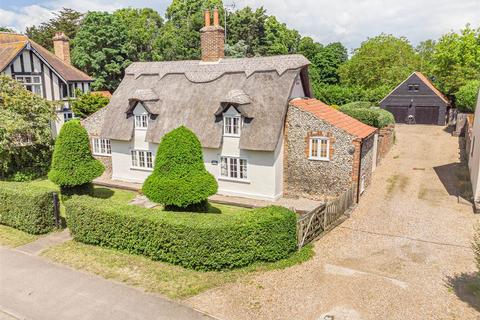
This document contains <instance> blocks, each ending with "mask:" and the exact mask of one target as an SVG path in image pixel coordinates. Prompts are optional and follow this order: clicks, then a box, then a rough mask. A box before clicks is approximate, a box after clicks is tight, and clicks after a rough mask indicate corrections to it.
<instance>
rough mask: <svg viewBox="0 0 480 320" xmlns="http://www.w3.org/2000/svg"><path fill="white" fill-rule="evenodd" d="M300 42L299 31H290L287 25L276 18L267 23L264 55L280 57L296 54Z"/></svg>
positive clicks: (262, 52) (271, 18)
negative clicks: (281, 55)
mask: <svg viewBox="0 0 480 320" xmlns="http://www.w3.org/2000/svg"><path fill="white" fill-rule="evenodd" d="M299 42H300V34H299V33H298V31H297V30H292V29H288V27H287V25H286V24H285V23H280V22H279V21H278V20H277V18H275V17H274V16H269V17H268V18H267V20H266V21H265V45H264V46H263V48H262V50H261V52H260V53H261V54H262V55H279V54H290V53H295V52H296V51H297V48H298V44H299Z"/></svg>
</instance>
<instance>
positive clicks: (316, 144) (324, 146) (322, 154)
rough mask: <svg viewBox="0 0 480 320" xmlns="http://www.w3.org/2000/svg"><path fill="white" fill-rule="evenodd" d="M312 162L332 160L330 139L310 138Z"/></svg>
mask: <svg viewBox="0 0 480 320" xmlns="http://www.w3.org/2000/svg"><path fill="white" fill-rule="evenodd" d="M309 159H310V160H323V161H329V160H330V139H329V138H327V137H312V138H310V146H309Z"/></svg>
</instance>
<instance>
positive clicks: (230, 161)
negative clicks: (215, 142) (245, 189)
mask: <svg viewBox="0 0 480 320" xmlns="http://www.w3.org/2000/svg"><path fill="white" fill-rule="evenodd" d="M221 163H222V166H221V176H222V177H224V178H230V179H240V180H246V179H247V160H246V159H240V158H233V157H222V158H221Z"/></svg>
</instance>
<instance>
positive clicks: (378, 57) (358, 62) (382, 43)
mask: <svg viewBox="0 0 480 320" xmlns="http://www.w3.org/2000/svg"><path fill="white" fill-rule="evenodd" d="M419 65H420V61H419V57H418V55H417V54H416V53H415V50H414V49H413V47H412V45H411V44H410V42H409V41H408V40H407V39H406V38H403V37H402V38H396V37H394V36H392V35H386V34H381V35H379V36H376V37H373V38H370V39H368V40H367V41H365V42H363V43H362V45H361V46H360V48H358V49H356V50H355V51H354V54H353V56H352V58H351V59H350V60H349V61H347V62H346V63H345V64H343V65H342V66H340V69H339V73H340V78H341V81H342V83H344V84H346V85H358V86H361V87H364V88H370V89H372V88H376V87H378V86H381V85H386V86H390V87H392V88H393V87H394V86H396V85H398V84H399V83H400V82H402V81H403V80H405V79H406V78H407V77H408V76H409V75H410V74H411V73H412V72H413V71H415V70H417V69H418V67H419Z"/></svg>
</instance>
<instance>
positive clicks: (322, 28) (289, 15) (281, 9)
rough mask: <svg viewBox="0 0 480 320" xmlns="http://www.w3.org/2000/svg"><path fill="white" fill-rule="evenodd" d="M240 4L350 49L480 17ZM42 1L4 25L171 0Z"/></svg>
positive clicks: (382, 3)
mask: <svg viewBox="0 0 480 320" xmlns="http://www.w3.org/2000/svg"><path fill="white" fill-rule="evenodd" d="M0 1H1V0H0ZM186 1H188V0H186ZM223 1H224V3H225V4H231V3H232V2H235V4H236V6H237V8H241V7H244V6H247V5H249V6H252V7H254V8H256V7H259V6H263V7H264V8H265V9H267V13H268V14H272V15H275V16H277V17H278V18H279V20H280V21H282V22H285V23H287V25H288V26H289V27H291V28H295V29H297V30H298V31H300V33H301V34H302V35H308V36H311V37H313V38H314V39H316V40H317V41H320V42H322V43H329V42H334V41H341V42H342V43H344V44H345V45H346V46H347V47H349V48H355V47H358V46H359V45H360V43H361V42H362V41H364V40H365V39H367V37H373V36H376V35H378V34H380V33H381V32H385V33H392V34H394V35H396V36H406V37H407V38H408V39H410V40H411V42H412V43H413V44H417V43H418V42H420V41H422V40H425V39H437V38H438V37H439V36H440V35H442V34H443V33H446V32H449V31H450V30H459V29H460V28H462V27H463V26H465V24H466V23H468V22H470V23H476V24H477V25H474V26H475V27H480V25H478V23H479V21H480V19H479V18H478V13H479V12H480V0H455V1H453V0H402V1H400V0H336V1H331V0H223ZM39 3H40V5H38V4H37V5H31V6H26V7H20V8H13V9H12V8H9V9H8V10H7V9H1V8H0V21H1V24H2V25H7V26H13V27H15V28H16V29H18V30H20V31H23V30H24V29H25V27H26V26H30V25H33V24H38V23H40V22H42V21H45V20H48V19H49V18H50V17H51V12H52V11H56V10H58V9H60V8H62V7H67V8H73V9H76V10H79V11H82V12H84V11H88V10H102V11H113V10H115V9H118V8H122V7H128V6H133V7H153V8H155V9H157V10H159V11H160V12H161V13H162V14H163V12H164V11H165V8H166V7H167V5H168V4H169V3H170V0H162V1H159V0H155V1H150V0H44V1H39Z"/></svg>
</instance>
